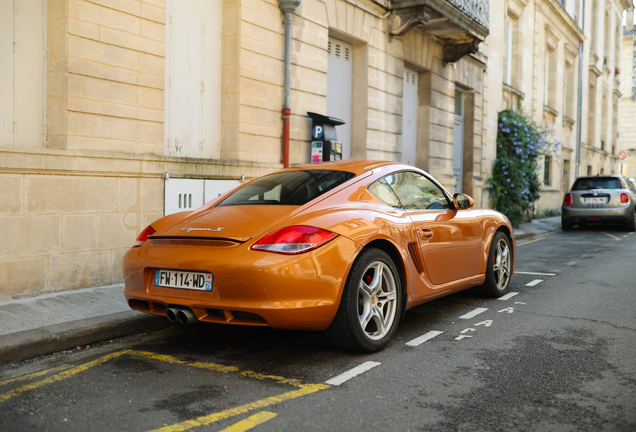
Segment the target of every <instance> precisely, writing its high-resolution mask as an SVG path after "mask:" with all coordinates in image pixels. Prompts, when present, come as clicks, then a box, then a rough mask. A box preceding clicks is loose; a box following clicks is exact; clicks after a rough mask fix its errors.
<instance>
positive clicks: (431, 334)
mask: <svg viewBox="0 0 636 432" xmlns="http://www.w3.org/2000/svg"><path fill="white" fill-rule="evenodd" d="M442 333H444V332H442V331H437V330H434V331H430V332H428V333H426V334H423V335H422V336H420V337H417V338H415V339H413V340H412V341H410V342H407V343H406V344H407V345H408V346H413V347H416V346H419V345H422V344H423V343H424V342H426V341H427V340H431V339H433V338H434V337H435V336H439V335H441V334H442Z"/></svg>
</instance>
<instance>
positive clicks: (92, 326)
mask: <svg viewBox="0 0 636 432" xmlns="http://www.w3.org/2000/svg"><path fill="white" fill-rule="evenodd" d="M171 325H172V324H171V323H170V322H169V321H168V320H167V319H166V318H165V317H160V316H156V315H148V314H145V313H142V312H137V311H126V312H120V313H115V314H110V315H103V316H99V317H94V318H86V319H81V320H77V321H71V322H68V323H62V324H55V325H50V326H45V327H40V328H38V329H34V330H26V331H22V332H17V333H11V334H8V335H3V336H0V365H4V364H7V363H12V362H17V361H20V360H26V359H30V358H35V357H39V356H43V355H47V354H52V353H54V352H58V351H63V350H66V349H70V348H75V347H77V346H82V345H88V344H91V343H95V342H99V341H102V340H107V339H113V338H118V337H123V336H130V335H134V334H137V333H143V332H146V331H150V330H158V329H162V328H166V327H170V326H171Z"/></svg>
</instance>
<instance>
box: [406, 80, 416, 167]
mask: <svg viewBox="0 0 636 432" xmlns="http://www.w3.org/2000/svg"><path fill="white" fill-rule="evenodd" d="M417 79H418V74H417V72H415V71H414V70H412V69H409V68H406V67H405V68H404V93H403V97H402V104H403V108H402V162H404V163H407V164H410V165H415V158H416V148H417V89H418V82H417Z"/></svg>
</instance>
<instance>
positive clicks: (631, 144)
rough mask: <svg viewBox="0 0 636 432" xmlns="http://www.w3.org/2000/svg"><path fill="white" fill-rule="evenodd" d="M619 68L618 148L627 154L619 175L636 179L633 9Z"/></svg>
mask: <svg viewBox="0 0 636 432" xmlns="http://www.w3.org/2000/svg"><path fill="white" fill-rule="evenodd" d="M622 53H623V64H622V66H621V87H620V89H621V93H622V97H621V119H620V141H619V148H620V150H622V151H624V152H625V153H626V154H627V159H625V160H624V161H622V162H621V165H620V168H619V171H620V173H622V174H624V175H626V176H629V177H636V122H635V121H634V120H635V119H636V26H635V25H634V8H633V7H632V8H631V9H629V10H628V11H627V13H626V17H625V29H624V32H623V48H622Z"/></svg>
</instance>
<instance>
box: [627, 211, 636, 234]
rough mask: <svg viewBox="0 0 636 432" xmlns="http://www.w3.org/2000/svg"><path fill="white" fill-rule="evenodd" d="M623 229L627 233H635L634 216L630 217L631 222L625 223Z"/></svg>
mask: <svg viewBox="0 0 636 432" xmlns="http://www.w3.org/2000/svg"><path fill="white" fill-rule="evenodd" d="M625 229H626V230H627V231H629V232H634V231H636V214H634V216H632V220H629V221H627V223H626V224H625Z"/></svg>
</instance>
